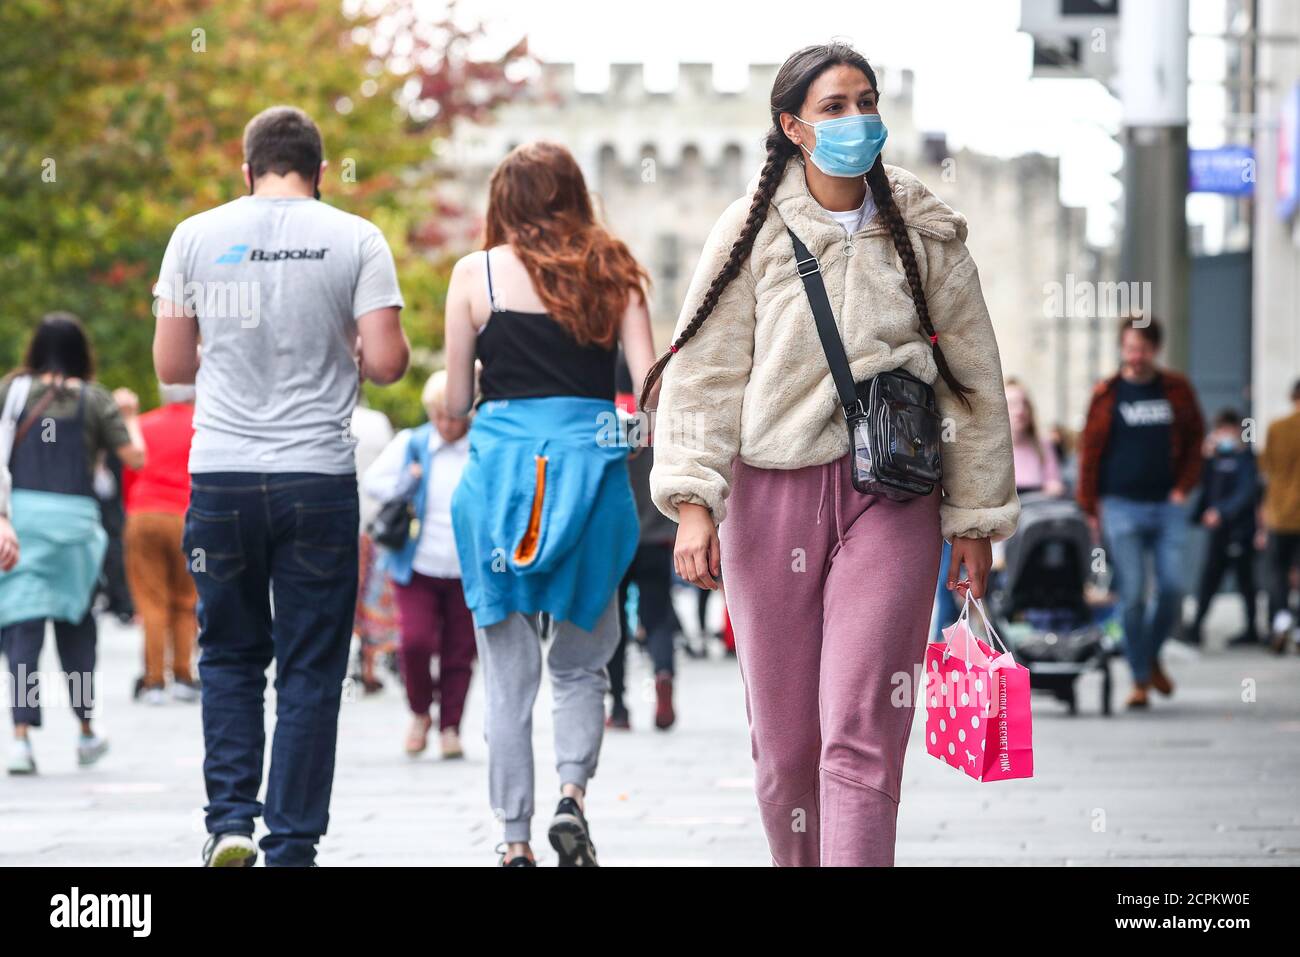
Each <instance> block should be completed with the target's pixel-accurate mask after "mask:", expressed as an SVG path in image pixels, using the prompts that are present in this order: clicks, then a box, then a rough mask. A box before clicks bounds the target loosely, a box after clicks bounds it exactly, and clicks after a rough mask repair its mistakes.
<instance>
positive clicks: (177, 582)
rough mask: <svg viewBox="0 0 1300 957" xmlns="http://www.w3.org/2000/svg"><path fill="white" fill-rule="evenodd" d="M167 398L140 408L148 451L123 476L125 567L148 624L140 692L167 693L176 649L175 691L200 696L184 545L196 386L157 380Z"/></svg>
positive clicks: (186, 697) (150, 697) (147, 696)
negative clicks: (157, 404) (143, 409)
mask: <svg viewBox="0 0 1300 957" xmlns="http://www.w3.org/2000/svg"><path fill="white" fill-rule="evenodd" d="M159 392H160V393H161V396H162V400H163V405H162V407H161V408H158V409H154V410H153V411H152V412H147V413H145V414H144V415H142V416H140V432H141V433H142V435H143V436H144V444H145V449H146V450H147V458H146V460H145V466H144V468H143V469H141V470H140V471H138V472H130V473H129V474H128V475H126V476H124V481H123V486H124V488H125V495H124V499H125V502H126V533H125V536H124V545H125V549H126V575H127V580H128V581H129V582H130V585H131V593H132V595H133V596H134V597H135V602H136V607H137V609H138V611H139V614H140V619H141V622H142V623H143V625H144V676H143V677H141V678H140V679H139V680H138V681H137V682H136V690H135V693H136V697H137V698H143V699H144V700H145V701H146V702H147V703H149V704H161V703H162V702H163V701H164V700H166V699H165V687H166V670H167V652H168V649H169V648H170V650H171V670H172V696H173V697H175V698H176V699H177V700H178V701H197V700H198V697H199V685H198V682H197V681H196V680H195V677H194V639H195V635H196V634H197V632H198V623H197V620H196V619H195V615H194V605H195V601H196V596H195V590H194V579H193V578H192V577H190V573H189V569H188V568H187V567H186V556H185V555H184V554H183V553H182V551H181V533H182V531H183V530H184V525H185V510H186V509H187V508H189V504H190V473H189V458H190V440H191V439H192V438H193V437H194V425H193V418H194V386H192V385H161V386H159Z"/></svg>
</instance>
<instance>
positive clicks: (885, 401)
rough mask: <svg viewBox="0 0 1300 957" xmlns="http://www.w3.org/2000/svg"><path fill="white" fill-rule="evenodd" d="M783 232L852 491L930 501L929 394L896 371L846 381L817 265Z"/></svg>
mask: <svg viewBox="0 0 1300 957" xmlns="http://www.w3.org/2000/svg"><path fill="white" fill-rule="evenodd" d="M787 231H788V232H789V233H790V239H791V241H793V243H794V256H795V265H796V268H797V269H798V272H799V278H800V279H802V280H803V287H804V291H805V292H806V293H807V294H808V304H809V305H810V306H811V307H812V313H813V318H814V319H815V320H816V321H817V335H818V337H819V338H820V339H821V341H822V349H823V350H825V352H826V362H827V364H829V365H830V368H831V378H832V379H834V380H835V391H836V392H837V393H838V394H839V399H840V405H841V407H842V409H843V411H844V420H845V421H846V422H847V423H848V427H849V447H850V448H851V449H852V450H853V487H854V488H855V489H857V490H858V491H859V492H864V493H866V494H870V495H883V496H885V497H886V498H889V499H892V500H894V501H896V502H901V501H906V500H907V499H910V498H915V497H917V496H920V495H929V494H930V493H931V492H933V491H934V487H935V485H937V484H938V482H939V480H940V479H941V478H942V477H943V457H942V455H941V454H940V437H941V422H940V418H939V411H938V404H937V402H936V401H935V396H934V389H933V388H932V387H931V386H930V384H929V383H927V382H923V381H922V380H920V379H918V378H917V377H916V376H914V375H912V374H911V373H909V372H905V371H903V370H902V369H892V370H890V371H888V372H880V373H877V374H876V375H874V376H872V377H871V378H870V379H866V380H864V381H862V382H857V383H855V382H854V381H853V372H852V371H851V369H850V368H849V360H848V357H847V356H846V355H845V354H844V343H843V341H842V340H841V339H840V334H839V330H838V329H837V328H836V326H835V313H834V311H833V310H832V309H831V301H830V299H829V297H827V295H826V284H825V283H823V282H822V276H821V271H822V270H821V264H820V263H819V262H817V258H816V257H815V256H813V255H812V253H810V252H809V251H808V247H807V246H805V245H804V244H803V242H802V240H800V239H799V237H798V236H796V235H795V234H794V230H791V229H788V230H787Z"/></svg>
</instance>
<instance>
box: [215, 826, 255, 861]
mask: <svg viewBox="0 0 1300 957" xmlns="http://www.w3.org/2000/svg"><path fill="white" fill-rule="evenodd" d="M256 860H257V845H256V844H254V843H253V835H251V834H240V833H238V832H237V831H227V832H226V833H225V834H213V835H212V836H211V837H210V838H208V843H207V844H205V845H203V866H204V867H252V866H253V864H254V862H255V861H256Z"/></svg>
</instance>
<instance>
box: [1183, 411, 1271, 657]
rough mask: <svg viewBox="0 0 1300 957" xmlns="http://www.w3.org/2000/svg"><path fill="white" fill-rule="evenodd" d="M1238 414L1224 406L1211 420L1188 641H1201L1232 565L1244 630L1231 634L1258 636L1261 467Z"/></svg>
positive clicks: (1247, 641) (1250, 639)
mask: <svg viewBox="0 0 1300 957" xmlns="http://www.w3.org/2000/svg"><path fill="white" fill-rule="evenodd" d="M1241 429H1242V418H1241V414H1240V413H1239V412H1237V411H1236V410H1235V409H1224V410H1223V411H1222V412H1220V413H1219V414H1218V416H1217V417H1216V418H1215V420H1214V431H1213V432H1211V433H1210V436H1209V438H1208V439H1207V440H1206V446H1207V448H1206V459H1205V471H1204V479H1203V481H1202V483H1201V494H1200V495H1199V496H1198V498H1197V502H1196V508H1195V509H1194V510H1193V513H1192V519H1193V521H1195V522H1198V523H1199V524H1201V525H1203V526H1204V527H1205V528H1206V529H1207V530H1208V531H1209V533H1210V534H1209V541H1208V542H1207V544H1206V549H1205V565H1204V567H1203V568H1202V569H1201V587H1200V589H1199V593H1198V595H1197V601H1196V619H1195V621H1194V622H1193V623H1192V627H1191V629H1190V630H1189V632H1188V635H1187V640H1188V642H1189V643H1191V644H1194V645H1199V644H1200V643H1201V625H1202V624H1203V623H1204V622H1205V616H1206V613H1207V612H1208V611H1209V609H1210V602H1211V601H1213V600H1214V596H1215V593H1216V592H1218V590H1219V585H1220V584H1221V583H1222V582H1223V575H1224V572H1226V571H1227V570H1228V568H1229V567H1231V568H1232V573H1233V576H1234V577H1235V578H1236V580H1237V588H1238V589H1239V590H1240V591H1241V597H1242V600H1243V601H1245V603H1246V630H1245V631H1244V632H1242V633H1241V634H1240V635H1238V636H1237V637H1235V638H1233V639H1232V642H1231V643H1232V644H1234V645H1254V644H1257V643H1258V642H1259V632H1258V629H1257V627H1256V624H1257V622H1256V613H1255V505H1256V502H1257V501H1258V499H1259V471H1258V470H1257V469H1256V467H1255V453H1254V452H1253V451H1251V449H1250V448H1249V447H1248V446H1247V445H1245V444H1244V443H1243V442H1242V441H1241Z"/></svg>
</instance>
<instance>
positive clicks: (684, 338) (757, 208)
mask: <svg viewBox="0 0 1300 957" xmlns="http://www.w3.org/2000/svg"><path fill="white" fill-rule="evenodd" d="M765 145H766V146H767V160H766V161H765V162H764V163H763V169H762V171H761V172H760V173H759V175H758V187H757V188H756V189H755V190H754V201H753V202H752V203H750V204H749V215H748V216H746V217H745V225H744V226H743V227H742V228H741V230H740V235H739V236H737V237H736V241H735V242H734V243H732V244H731V254H730V255H729V256H727V261H726V262H725V263H724V264H723V266H722V268H721V269H720V270H718V274H717V275H716V276H714V277H713V282H711V283H709V289H708V291H707V292H706V293H705V294H704V299H703V300H702V301H701V302H700V306H699V308H698V309H696V310H695V315H694V316H692V317H691V321H690V322H688V323H687V324H686V326H685V327H684V328H683V329H682V331H681V334H680V335H678V337H677V338H676V339H674V340H673V344H672V346H670V347H669V349H668V351H667V352H665V353H664V354H663V355H662V356H660V357H659V359H658V360H657V361H656V362H655V364H654V365H652V366H651V367H650V371H649V372H648V373H646V377H645V385H643V386H642V387H641V397H640V398H639V399H638V400H637V408H638V409H644V408H646V406H647V404H648V403H649V401H650V393H651V391H652V390H653V389H654V385H655V383H656V382H657V381H658V380H659V377H660V376H662V375H663V372H664V367H665V366H667V365H668V360H669V359H671V358H672V357H673V354H674V353H676V352H677V351H678V350H679V349H681V347H682V346H684V345H686V343H688V342H690V341H691V339H692V337H694V335H695V333H697V332H699V331H700V326H702V325H704V320H705V319H707V318H709V316H710V314H712V312H713V308H714V306H716V305H717V304H718V299H719V298H720V297H721V296H722V293H723V290H725V289H726V288H727V286H729V285H731V281H732V280H733V279H735V278H736V277H737V276H739V275H740V267H741V266H742V265H743V264H744V262H745V260H746V258H748V256H749V254H750V251H751V250H753V248H754V237H756V236H757V235H758V231H759V229H760V228H762V226H763V223H764V222H765V221H766V220H767V210H768V207H769V206H770V205H771V204H772V195H773V194H774V193H775V192H776V187H777V185H778V184H779V183H780V182H781V175H782V174H783V173H784V172H785V165H786V163H787V162H789V160H790V157H791V156H793V155H794V144H792V143H791V142H790V141H789V140H788V139H786V136H785V134H784V133H782V132H781V128H780V127H776V128H774V129H771V130H769V131H768V133H767V139H766V141H765Z"/></svg>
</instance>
